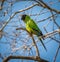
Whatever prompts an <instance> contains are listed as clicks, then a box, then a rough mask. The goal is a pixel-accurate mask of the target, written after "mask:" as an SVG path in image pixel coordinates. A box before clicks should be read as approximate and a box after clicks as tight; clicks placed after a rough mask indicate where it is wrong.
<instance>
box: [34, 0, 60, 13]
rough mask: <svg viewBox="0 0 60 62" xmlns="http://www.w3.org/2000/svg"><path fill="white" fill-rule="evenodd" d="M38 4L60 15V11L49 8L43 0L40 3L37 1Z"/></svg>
mask: <svg viewBox="0 0 60 62" xmlns="http://www.w3.org/2000/svg"><path fill="white" fill-rule="evenodd" d="M35 1H36V0H35ZM36 2H37V3H39V4H40V6H42V7H44V8H47V9H49V10H51V11H54V12H56V13H58V14H60V11H58V10H56V9H53V8H51V7H49V6H48V5H47V4H46V3H45V2H43V0H39V1H36Z"/></svg>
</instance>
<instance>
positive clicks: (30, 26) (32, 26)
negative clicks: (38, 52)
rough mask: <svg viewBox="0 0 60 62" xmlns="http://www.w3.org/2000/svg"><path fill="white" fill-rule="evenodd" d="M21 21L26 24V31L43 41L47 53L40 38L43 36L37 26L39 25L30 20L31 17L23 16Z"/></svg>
mask: <svg viewBox="0 0 60 62" xmlns="http://www.w3.org/2000/svg"><path fill="white" fill-rule="evenodd" d="M21 20H23V21H24V23H25V24H26V30H27V31H28V32H29V33H30V34H35V35H36V36H37V37H38V38H39V40H40V41H41V43H42V45H43V47H44V48H45V50H46V51H47V49H46V47H45V45H44V43H43V41H42V39H44V38H41V37H40V36H43V34H42V32H41V30H40V29H39V27H38V26H37V24H36V23H35V21H34V20H33V19H31V18H30V16H29V15H26V14H24V15H22V17H21Z"/></svg>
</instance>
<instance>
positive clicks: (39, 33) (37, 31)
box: [29, 19, 43, 35]
mask: <svg viewBox="0 0 60 62" xmlns="http://www.w3.org/2000/svg"><path fill="white" fill-rule="evenodd" d="M29 27H30V28H32V29H33V31H34V32H36V34H37V35H43V34H42V32H41V30H40V29H39V27H38V26H37V24H36V23H35V22H34V21H33V20H32V19H31V20H30V21H29Z"/></svg>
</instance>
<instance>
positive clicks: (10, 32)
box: [0, 0, 60, 62]
mask: <svg viewBox="0 0 60 62" xmlns="http://www.w3.org/2000/svg"><path fill="white" fill-rule="evenodd" d="M44 1H45V0H44ZM49 1H51V0H49ZM49 1H48V0H46V1H45V2H46V3H47V4H48V2H49ZM55 1H56V0H53V2H55ZM56 2H57V1H56ZM33 3H34V1H20V2H17V3H15V4H14V5H13V6H12V7H11V8H10V9H11V10H10V11H9V13H8V15H6V16H5V17H1V18H0V20H1V21H3V20H4V21H5V22H6V21H7V20H8V19H9V17H10V15H12V14H13V13H15V12H17V11H19V10H22V9H24V8H26V7H28V6H30V5H32V4H33ZM4 4H5V7H6V8H7V7H8V6H7V5H8V4H7V3H4ZM48 5H49V6H51V7H52V8H56V9H58V10H60V7H59V5H60V3H57V4H53V5H50V4H48ZM6 8H5V9H3V11H5V10H6ZM42 9H43V8H42V7H39V6H35V7H33V8H31V9H29V10H27V11H25V12H21V13H19V14H17V15H15V16H14V18H13V19H11V21H10V22H9V23H8V25H7V26H6V27H5V29H4V32H5V33H6V35H5V36H3V37H2V38H1V39H0V53H1V54H2V55H3V56H9V55H10V54H12V55H25V56H28V51H26V50H24V49H23V48H22V49H21V50H18V51H16V52H14V51H13V49H12V48H19V47H21V46H24V45H25V46H28V45H31V43H32V39H31V37H28V36H29V35H27V34H26V32H25V31H19V30H18V31H16V28H19V27H25V24H24V22H23V21H22V20H21V17H20V15H21V14H28V15H31V14H32V15H33V14H39V13H41V12H42V13H43V12H46V11H48V10H47V9H44V10H42ZM41 10H42V11H41ZM1 12H2V11H1ZM1 12H0V13H1ZM49 16H51V13H50V12H47V13H45V14H41V15H37V16H31V18H32V19H33V20H34V21H35V22H36V23H37V25H38V26H39V28H40V29H41V31H42V32H43V34H46V32H45V30H44V28H43V27H44V26H45V25H46V24H47V23H49V24H48V25H47V26H46V29H47V31H48V32H52V31H53V25H54V30H56V29H58V27H57V26H56V25H55V24H53V21H50V19H47V20H45V21H44V22H39V23H38V21H40V20H43V19H45V18H47V17H49ZM1 21H0V22H1ZM49 21H50V22H49ZM56 22H57V23H58V24H59V25H60V15H58V17H57V18H56ZM15 34H18V36H17V37H16V36H15ZM34 38H35V40H36V41H37V40H38V38H37V37H36V36H34ZM56 38H59V35H58V34H57V35H56ZM26 39H27V41H26ZM24 40H25V41H24ZM22 41H23V42H22ZM5 42H7V43H6V44H5ZM43 42H44V43H45V45H46V47H47V52H46V51H45V50H44V48H43V46H42V45H41V43H40V42H37V46H38V49H39V52H40V57H41V58H43V59H46V60H48V61H49V62H53V59H54V56H55V54H56V50H57V48H58V43H57V42H56V41H54V40H52V39H49V38H47V39H45V40H43ZM47 42H48V43H47ZM13 43H14V44H13ZM31 50H32V51H33V52H32V51H30V56H35V54H36V52H35V49H34V47H32V49H31ZM59 58H60V51H59V53H58V56H57V59H56V62H60V59H59ZM0 61H1V62H2V59H1V58H0ZM15 61H16V62H18V61H19V60H11V61H10V62H15ZM25 62H26V61H25ZM30 62H33V61H30Z"/></svg>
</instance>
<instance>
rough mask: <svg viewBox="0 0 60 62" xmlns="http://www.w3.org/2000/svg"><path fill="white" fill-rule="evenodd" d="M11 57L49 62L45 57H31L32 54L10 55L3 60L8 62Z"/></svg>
mask: <svg viewBox="0 0 60 62" xmlns="http://www.w3.org/2000/svg"><path fill="white" fill-rule="evenodd" d="M11 59H25V60H34V61H40V62H48V61H47V60H44V59H41V60H40V59H39V57H30V56H8V57H7V58H5V59H4V60H3V62H8V61H9V60H11Z"/></svg>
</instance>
